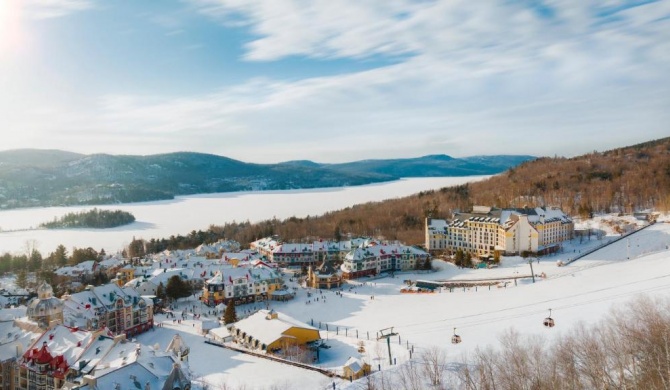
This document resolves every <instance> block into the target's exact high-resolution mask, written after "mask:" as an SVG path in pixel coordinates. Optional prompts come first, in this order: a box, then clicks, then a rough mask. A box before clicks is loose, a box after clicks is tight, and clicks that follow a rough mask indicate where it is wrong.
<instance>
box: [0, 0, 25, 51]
mask: <svg viewBox="0 0 670 390" xmlns="http://www.w3.org/2000/svg"><path fill="white" fill-rule="evenodd" d="M20 1H21V0H2V1H0V57H3V56H5V55H8V54H9V52H12V51H14V50H16V49H17V48H18V46H19V45H20V42H21V35H22V34H21V25H20V11H21V7H20Z"/></svg>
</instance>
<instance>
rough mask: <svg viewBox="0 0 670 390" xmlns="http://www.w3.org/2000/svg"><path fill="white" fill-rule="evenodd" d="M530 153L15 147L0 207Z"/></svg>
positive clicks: (446, 166)
mask: <svg viewBox="0 0 670 390" xmlns="http://www.w3.org/2000/svg"><path fill="white" fill-rule="evenodd" d="M532 159H534V157H532V156H483V157H467V158H462V159H461V158H453V157H450V156H447V155H433V156H425V157H418V158H410V159H389V160H364V161H355V162H350V163H344V164H320V163H316V162H313V161H308V160H296V161H287V162H283V163H279V164H254V163H247V162H242V161H238V160H234V159H231V158H228V157H223V156H217V155H213V154H204V153H195V152H176V153H167V154H156V155H148V156H131V155H110V154H91V155H84V154H78V153H71V152H66V151H61V150H39V149H20V150H9V151H2V152H0V209H9V208H18V207H35V206H60V205H83V204H86V205H96V204H112V203H126V202H138V201H150V200H161V199H171V198H173V197H174V196H177V195H189V194H199V193H212V192H231V191H256V190H278V189H300V188H318V187H341V186H352V185H361V184H369V183H376V182H382V181H390V180H396V179H399V178H402V177H429V176H470V175H489V174H496V173H499V172H502V171H504V170H506V169H509V168H511V167H513V166H516V165H518V164H520V163H522V162H524V161H528V160H532Z"/></svg>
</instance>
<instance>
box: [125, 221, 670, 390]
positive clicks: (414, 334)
mask: <svg viewBox="0 0 670 390" xmlns="http://www.w3.org/2000/svg"><path fill="white" fill-rule="evenodd" d="M594 224H595V222H594ZM597 226H600V224H597ZM610 233H611V232H610ZM613 238H614V236H607V237H604V238H602V240H600V239H598V238H597V237H596V236H593V237H591V240H590V241H589V240H588V239H587V240H585V241H584V242H582V243H580V240H579V239H575V240H573V241H571V242H569V243H566V244H565V245H564V247H563V252H561V253H558V254H555V255H552V256H548V257H544V258H540V259H539V261H537V260H534V263H533V267H534V272H535V274H541V273H544V274H545V275H546V278H537V279H536V283H533V282H532V281H531V279H529V278H528V279H519V281H518V283H517V284H516V285H515V284H514V283H513V282H512V283H509V284H508V285H507V287H500V288H499V287H496V286H493V287H491V288H490V289H489V288H488V287H479V288H477V290H476V291H475V289H474V288H470V289H466V290H465V291H464V290H463V289H456V290H455V291H454V292H451V293H450V292H446V291H444V292H441V293H440V292H438V293H433V294H401V293H400V288H401V287H403V286H404V284H403V281H404V280H406V279H411V280H416V279H422V280H450V279H467V280H473V279H489V278H508V277H515V276H523V275H530V267H529V265H528V262H527V260H524V259H521V258H520V257H506V258H503V261H502V263H501V266H500V267H498V268H493V269H476V270H475V269H459V268H458V267H455V266H453V265H452V264H450V263H445V262H442V261H435V262H434V265H435V266H436V268H437V269H438V271H437V272H434V273H428V274H426V273H421V274H413V273H404V274H401V275H396V277H395V278H389V277H382V278H376V279H366V280H362V281H354V282H351V283H349V284H346V285H345V286H344V288H343V289H342V290H341V294H336V292H335V291H328V290H323V291H318V290H317V291H315V290H310V289H303V288H299V289H298V294H297V297H296V299H294V300H293V301H290V302H285V303H278V302H272V303H270V307H271V308H273V309H275V310H278V311H280V312H284V313H286V314H288V315H290V316H292V317H294V318H296V319H298V320H302V321H304V322H307V323H310V324H312V323H313V324H314V326H319V325H320V326H321V329H323V330H322V337H323V338H324V339H327V343H328V344H329V345H330V346H331V348H330V349H328V350H324V351H323V354H322V356H321V357H322V359H321V363H320V364H319V366H320V367H322V368H328V369H332V370H335V371H337V370H339V369H341V365H342V364H343V363H344V362H345V361H346V360H347V359H348V357H349V356H357V357H361V358H362V359H363V360H364V361H366V362H368V363H369V364H370V365H371V366H372V368H373V370H375V371H376V370H377V369H378V367H379V366H380V365H381V367H382V369H386V368H388V351H387V349H386V344H385V342H384V341H383V340H382V341H381V342H377V341H376V335H377V331H379V330H381V329H384V328H388V327H394V331H395V332H397V333H398V336H394V337H392V338H391V346H392V351H391V352H392V356H393V358H394V359H395V360H396V361H395V363H397V364H402V363H403V362H405V361H407V359H408V358H409V350H411V349H412V347H413V348H414V352H415V353H420V352H421V351H422V350H425V349H426V348H430V347H433V346H438V347H443V348H444V349H445V350H446V351H447V355H448V360H449V361H450V362H458V361H460V360H461V358H462V354H463V353H467V352H471V351H473V350H474V348H476V347H478V346H486V345H496V344H497V342H498V337H499V336H500V335H501V333H502V332H503V331H505V330H508V329H511V328H513V329H515V330H517V331H519V332H521V333H523V334H528V335H530V334H539V335H545V336H547V337H548V338H551V337H553V336H554V335H558V334H560V333H562V332H569V331H570V330H571V329H572V328H573V326H574V325H575V324H577V323H578V322H580V321H584V322H586V323H594V322H597V321H599V320H600V319H602V318H603V317H604V316H605V315H606V314H607V313H608V311H609V310H610V308H611V307H612V306H613V305H614V306H621V305H625V304H627V303H629V302H631V300H632V299H634V298H635V297H636V296H638V295H640V294H646V295H650V296H657V295H667V294H668V293H669V292H670V250H669V249H668V248H669V247H670V224H668V223H657V224H656V225H654V226H652V227H650V228H647V229H645V230H643V231H640V232H638V233H635V234H634V235H632V236H630V237H629V238H626V239H623V240H620V241H618V242H616V243H614V244H612V245H610V246H607V247H605V248H603V249H602V250H599V251H597V252H594V253H592V254H590V255H588V256H586V257H585V258H583V259H580V260H578V261H576V262H574V263H572V264H570V265H567V266H563V267H558V266H557V265H556V262H557V261H558V260H563V261H567V260H568V259H570V258H573V257H574V256H576V255H578V254H579V253H580V251H581V252H584V251H587V250H588V249H590V248H593V247H595V246H599V245H602V244H603V243H605V242H607V241H609V240H612V239H613ZM308 292H310V293H311V296H310V297H308V296H307V293H308ZM316 298H319V300H318V301H317V300H316ZM308 301H309V303H308ZM194 303H195V309H194V311H195V313H199V312H200V310H202V309H201V308H200V304H199V303H196V302H194V301H190V302H185V303H182V306H181V307H180V308H179V310H181V309H183V308H184V307H191V308H193V304H194ZM253 308H254V305H244V306H240V307H238V313H239V314H240V315H245V314H246V311H247V310H248V311H251V310H253ZM255 308H256V309H258V308H261V307H260V305H259V304H256V306H255ZM263 308H265V307H263ZM550 308H551V309H552V311H553V312H552V317H553V318H554V319H555V320H556V327H554V328H552V329H547V328H544V327H543V326H542V320H543V319H544V317H546V316H547V314H548V312H549V309H550ZM203 309H204V313H205V316H203V318H204V317H206V316H208V315H209V314H208V310H211V309H209V308H207V307H204V308H203ZM158 320H159V321H161V322H163V324H164V327H162V328H157V329H156V330H155V331H152V332H148V333H146V334H144V335H141V336H139V337H138V339H139V341H141V342H143V343H147V344H154V343H156V342H158V343H160V344H161V346H162V347H164V345H167V343H168V342H169V340H170V338H171V337H172V335H173V334H174V332H180V333H181V334H182V336H183V337H184V339H185V340H186V341H187V343H189V345H190V346H191V351H192V352H191V356H190V362H191V369H192V370H193V372H194V376H195V377H196V378H200V380H203V381H205V382H207V383H208V384H209V385H211V387H210V388H217V387H216V386H222V384H223V383H225V384H226V385H227V386H229V387H228V388H230V387H231V386H232V387H233V388H238V387H242V386H246V387H245V389H249V390H251V389H268V388H271V387H272V386H278V387H279V388H282V389H329V388H332V383H333V381H334V382H335V383H336V386H337V388H338V389H341V388H347V386H349V385H348V382H347V381H344V380H341V379H335V380H333V379H330V378H327V377H325V376H323V375H322V374H319V373H316V372H313V371H308V370H303V369H300V368H296V367H292V366H288V365H285V364H281V363H276V362H272V361H268V360H265V359H262V358H258V357H254V356H249V355H245V354H241V353H238V352H233V351H231V350H227V349H224V348H220V347H217V346H212V345H209V344H205V343H204V339H203V337H202V336H200V335H197V331H198V321H197V320H193V319H192V317H189V319H188V320H186V321H184V322H182V323H181V324H173V323H172V319H166V318H165V317H164V316H162V315H159V316H158ZM326 324H327V326H328V332H326V331H325V328H326ZM454 327H456V328H457V332H458V333H459V334H460V335H461V337H462V339H463V342H462V343H461V344H458V345H453V344H451V343H450V338H451V335H452V333H453V328H454ZM357 331H358V333H356V332H357ZM345 334H346V336H345ZM368 334H369V338H370V341H369V342H368ZM357 336H358V338H357ZM360 340H364V341H365V343H366V344H365V353H363V354H362V355H359V354H358V352H357V346H358V343H359V342H360Z"/></svg>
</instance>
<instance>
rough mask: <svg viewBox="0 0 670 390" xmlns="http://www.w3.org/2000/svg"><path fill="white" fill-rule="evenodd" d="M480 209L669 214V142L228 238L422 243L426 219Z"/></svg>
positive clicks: (236, 231)
mask: <svg viewBox="0 0 670 390" xmlns="http://www.w3.org/2000/svg"><path fill="white" fill-rule="evenodd" d="M474 204H482V205H492V206H497V207H523V206H531V207H532V206H559V207H561V208H563V210H564V211H566V212H567V213H569V214H571V215H577V214H581V215H588V214H590V213H592V212H598V213H603V212H604V213H609V212H625V213H630V212H633V211H636V210H642V209H648V208H656V209H658V210H662V211H668V210H670V138H664V139H660V140H657V141H652V142H647V143H644V144H639V145H635V146H630V147H626V148H621V149H615V150H610V151H607V152H603V153H598V152H593V153H590V154H587V155H583V156H579V157H573V158H561V157H556V158H540V159H537V160H534V161H529V162H525V163H523V164H521V165H519V166H518V167H516V168H512V169H510V170H508V171H507V172H505V173H502V174H499V175H496V176H494V177H491V178H490V179H488V180H485V181H481V182H475V183H471V184H465V185H461V186H456V187H449V188H442V189H440V190H437V191H428V192H422V193H419V194H416V195H413V196H409V197H406V198H400V199H393V200H388V201H385V202H378V203H367V204H362V205H358V206H355V207H351V208H347V209H344V210H340V211H336V212H332V213H328V214H325V215H323V216H320V217H314V218H302V219H301V218H290V219H287V220H285V221H265V222H262V223H259V224H255V225H246V224H245V225H239V224H230V225H226V226H223V227H221V228H219V229H222V230H223V231H224V233H225V235H226V237H229V238H233V239H237V240H239V241H240V242H242V243H246V242H248V241H250V240H253V239H255V238H257V237H261V236H265V235H268V234H270V233H274V234H279V235H280V236H281V237H283V238H284V239H287V240H292V239H300V238H301V237H305V236H320V237H333V236H336V235H341V234H344V233H346V232H351V233H353V234H368V235H377V234H381V235H383V236H385V237H386V238H389V239H399V240H402V241H405V242H407V243H411V244H418V243H423V241H424V230H423V224H424V218H425V217H426V216H428V215H432V216H433V217H436V218H450V217H451V215H452V213H453V212H454V211H455V210H468V209H470V208H471V207H472V205H474Z"/></svg>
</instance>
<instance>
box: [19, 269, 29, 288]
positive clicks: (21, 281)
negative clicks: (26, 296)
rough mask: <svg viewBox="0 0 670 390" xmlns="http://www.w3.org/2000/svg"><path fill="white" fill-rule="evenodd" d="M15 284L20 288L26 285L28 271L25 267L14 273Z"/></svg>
mask: <svg viewBox="0 0 670 390" xmlns="http://www.w3.org/2000/svg"><path fill="white" fill-rule="evenodd" d="M16 285H17V286H18V287H21V288H26V286H27V285H28V271H26V269H25V268H21V269H20V270H19V272H18V273H17V274H16Z"/></svg>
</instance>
